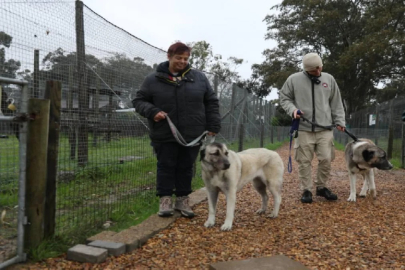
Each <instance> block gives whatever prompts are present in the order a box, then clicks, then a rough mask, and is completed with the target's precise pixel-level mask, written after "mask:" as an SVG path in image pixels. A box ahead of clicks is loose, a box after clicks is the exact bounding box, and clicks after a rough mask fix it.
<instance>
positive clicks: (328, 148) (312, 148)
mask: <svg viewBox="0 0 405 270" xmlns="http://www.w3.org/2000/svg"><path fill="white" fill-rule="evenodd" d="M302 63H303V67H304V71H303V72H298V73H295V74H292V75H291V76H289V77H288V79H287V80H286V82H285V83H284V85H283V87H282V89H281V91H280V104H281V106H282V107H283V109H284V110H285V111H286V112H287V113H288V114H289V115H291V116H292V117H293V118H294V119H296V118H300V115H299V114H298V113H297V112H298V110H300V111H301V113H302V115H303V116H304V117H305V118H306V119H308V120H309V121H311V122H312V123H313V124H311V123H308V122H304V121H301V123H300V127H299V132H298V137H297V138H296V139H295V142H294V149H295V160H296V161H297V162H298V170H299V171H298V175H299V179H300V182H301V184H300V185H301V190H302V191H303V194H302V197H301V202H303V203H312V192H311V190H312V176H311V175H312V174H311V162H312V159H313V156H314V153H315V154H316V156H317V158H318V161H319V164H318V171H317V177H316V181H315V185H316V195H317V196H322V197H324V198H326V199H327V200H330V201H334V200H337V195H336V194H334V193H332V191H331V190H330V189H328V188H327V181H328V178H329V174H330V170H331V161H332V160H333V159H334V157H335V152H334V151H335V149H334V145H333V131H332V130H331V128H329V129H324V128H322V127H319V126H325V127H327V126H331V125H336V128H337V129H338V130H339V131H344V129H345V112H344V109H343V104H342V99H341V96H340V91H339V87H338V85H337V83H336V81H335V79H334V78H333V76H332V75H330V74H328V73H325V72H322V66H323V64H322V59H321V58H320V57H319V55H318V54H316V53H308V54H306V55H305V56H304V57H303V58H302ZM314 124H316V125H314Z"/></svg>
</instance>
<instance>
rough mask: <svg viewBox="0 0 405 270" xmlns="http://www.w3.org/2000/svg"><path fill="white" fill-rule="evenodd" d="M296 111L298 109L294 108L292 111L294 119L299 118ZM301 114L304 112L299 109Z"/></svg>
mask: <svg viewBox="0 0 405 270" xmlns="http://www.w3.org/2000/svg"><path fill="white" fill-rule="evenodd" d="M298 111H299V110H298V109H295V110H294V112H293V118H294V119H299V118H301V116H300V115H299V114H297V112H298ZM301 114H304V112H303V111H301Z"/></svg>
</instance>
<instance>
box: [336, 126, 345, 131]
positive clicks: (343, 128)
mask: <svg viewBox="0 0 405 270" xmlns="http://www.w3.org/2000/svg"><path fill="white" fill-rule="evenodd" d="M336 128H337V129H338V130H339V131H342V132H344V131H345V127H341V126H339V125H336Z"/></svg>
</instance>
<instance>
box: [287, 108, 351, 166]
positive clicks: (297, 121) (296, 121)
mask: <svg viewBox="0 0 405 270" xmlns="http://www.w3.org/2000/svg"><path fill="white" fill-rule="evenodd" d="M297 114H298V115H300V118H295V119H293V122H292V125H291V130H290V151H289V157H288V166H287V171H288V172H289V173H291V172H292V160H291V144H292V140H293V138H297V136H298V127H299V124H300V119H302V120H303V121H304V122H305V121H306V122H308V123H310V124H311V125H314V126H316V127H320V128H323V129H327V130H333V128H334V127H335V125H330V126H322V125H319V124H317V123H313V122H312V121H309V120H308V119H307V118H305V117H303V116H302V113H301V111H300V110H298V111H297ZM345 132H346V134H347V135H349V136H350V137H351V138H352V139H353V140H354V141H355V142H357V141H359V139H358V138H357V137H356V136H354V135H353V134H352V133H350V132H349V131H348V130H347V128H345Z"/></svg>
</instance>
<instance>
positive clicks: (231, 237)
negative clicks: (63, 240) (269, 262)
mask: <svg viewBox="0 0 405 270" xmlns="http://www.w3.org/2000/svg"><path fill="white" fill-rule="evenodd" d="M277 152H278V153H279V154H280V156H281V157H282V159H283V160H284V162H285V166H286V165H287V160H288V145H286V146H284V147H283V148H281V149H280V150H278V151H277ZM343 158H344V157H343V152H341V151H336V159H335V161H334V162H333V164H332V173H331V178H330V179H331V180H330V182H329V187H330V188H331V189H332V191H333V192H335V193H336V194H337V195H338V197H339V199H338V201H336V202H328V201H326V200H324V199H323V198H320V197H314V202H313V203H312V204H302V203H301V202H300V201H299V199H300V197H301V191H300V190H299V182H298V176H297V164H296V163H294V164H293V169H294V170H293V172H292V173H291V174H288V173H285V175H284V185H283V201H282V205H281V208H280V214H279V217H278V218H276V219H270V218H267V217H266V216H265V215H257V214H255V211H256V210H257V209H258V208H259V206H260V196H259V195H258V194H257V193H256V192H255V191H254V189H253V187H252V186H251V185H248V186H247V187H245V188H244V189H243V190H242V191H241V192H240V193H238V195H237V206H236V211H235V220H234V225H233V229H232V231H230V232H222V231H221V230H220V226H221V225H222V223H223V222H224V218H225V209H226V204H225V197H224V196H223V195H221V196H220V199H219V202H218V205H217V210H218V211H217V215H216V217H217V220H216V224H215V226H214V227H212V228H205V227H204V225H203V224H204V222H205V220H206V218H207V216H208V211H207V209H208V204H207V202H206V201H205V202H203V203H201V204H199V205H197V206H196V207H195V208H194V211H195V212H196V214H197V216H196V217H195V218H193V219H191V220H190V219H183V218H180V219H178V220H177V221H176V222H175V223H173V224H172V225H171V226H170V227H169V228H167V229H166V230H164V231H162V232H160V233H159V234H157V235H155V236H154V237H153V238H151V239H149V240H148V241H147V242H146V244H145V245H144V246H142V247H141V248H139V249H138V250H135V251H133V252H131V253H128V254H124V255H122V256H120V257H116V258H115V257H109V258H108V259H107V261H106V262H104V263H101V264H94V265H91V264H80V263H76V262H70V261H66V260H65V259H64V257H60V258H53V259H49V260H47V261H45V262H43V263H38V264H35V265H30V266H27V268H26V269H207V268H208V265H209V264H211V263H214V262H220V261H228V260H243V259H249V258H255V257H265V256H273V255H280V254H284V255H286V256H288V257H290V258H291V259H293V260H296V261H299V262H301V263H303V264H304V265H306V266H307V267H308V268H310V269H346V270H349V269H350V270H353V269H404V265H405V226H404V224H405V214H404V213H405V211H404V210H405V199H404V196H403V195H404V194H405V172H404V171H403V170H398V171H389V172H383V171H377V172H376V177H375V178H376V186H377V200H375V201H374V200H372V199H370V198H358V199H357V202H355V203H352V202H347V201H346V199H347V198H348V196H349V191H350V187H349V186H350V185H349V179H348V176H347V172H346V169H345V164H344V160H343ZM316 163H317V162H316V161H315V160H314V163H313V164H314V166H313V169H314V170H313V179H315V177H316V166H315V164H316ZM361 185H362V180H361V177H360V176H359V177H358V181H357V190H358V191H359V190H360V189H361ZM272 204H273V202H272V200H270V202H269V210H268V211H271V207H272Z"/></svg>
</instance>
